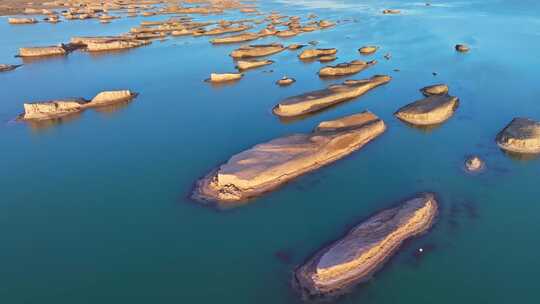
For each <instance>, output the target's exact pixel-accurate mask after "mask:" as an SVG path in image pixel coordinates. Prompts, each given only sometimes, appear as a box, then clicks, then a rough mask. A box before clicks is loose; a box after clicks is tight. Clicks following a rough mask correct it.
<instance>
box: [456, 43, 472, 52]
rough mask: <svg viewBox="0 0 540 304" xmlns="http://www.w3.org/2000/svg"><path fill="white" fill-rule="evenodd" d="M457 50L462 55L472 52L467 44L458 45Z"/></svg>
mask: <svg viewBox="0 0 540 304" xmlns="http://www.w3.org/2000/svg"><path fill="white" fill-rule="evenodd" d="M454 48H455V49H456V51H458V52H460V53H466V52H468V51H469V50H470V48H469V46H467V45H465V44H456V46H455V47H454Z"/></svg>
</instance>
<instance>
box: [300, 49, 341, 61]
mask: <svg viewBox="0 0 540 304" xmlns="http://www.w3.org/2000/svg"><path fill="white" fill-rule="evenodd" d="M336 53H337V49H334V48H331V49H309V50H304V51H302V53H300V55H298V58H300V59H302V60H310V59H316V58H317V57H322V56H331V55H335V54H336Z"/></svg>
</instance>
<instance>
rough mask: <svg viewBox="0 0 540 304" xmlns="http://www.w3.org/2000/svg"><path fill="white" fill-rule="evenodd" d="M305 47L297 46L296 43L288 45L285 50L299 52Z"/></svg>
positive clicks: (302, 45)
mask: <svg viewBox="0 0 540 304" xmlns="http://www.w3.org/2000/svg"><path fill="white" fill-rule="evenodd" d="M305 46H306V45H305V44H298V43H293V44H290V45H289V46H288V47H287V49H289V50H291V51H296V50H299V49H301V48H303V47H305Z"/></svg>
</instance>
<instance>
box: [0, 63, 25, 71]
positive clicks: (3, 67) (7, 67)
mask: <svg viewBox="0 0 540 304" xmlns="http://www.w3.org/2000/svg"><path fill="white" fill-rule="evenodd" d="M21 65H22V64H0V72H8V71H13V70H15V69H16V68H18V67H20V66H21Z"/></svg>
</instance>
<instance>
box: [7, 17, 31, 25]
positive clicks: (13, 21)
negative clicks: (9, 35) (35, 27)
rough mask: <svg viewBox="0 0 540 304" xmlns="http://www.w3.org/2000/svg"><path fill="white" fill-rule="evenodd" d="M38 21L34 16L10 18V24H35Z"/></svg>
mask: <svg viewBox="0 0 540 304" xmlns="http://www.w3.org/2000/svg"><path fill="white" fill-rule="evenodd" d="M37 22H38V21H37V20H36V19H34V18H8V23H9V24H34V23H37Z"/></svg>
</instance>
